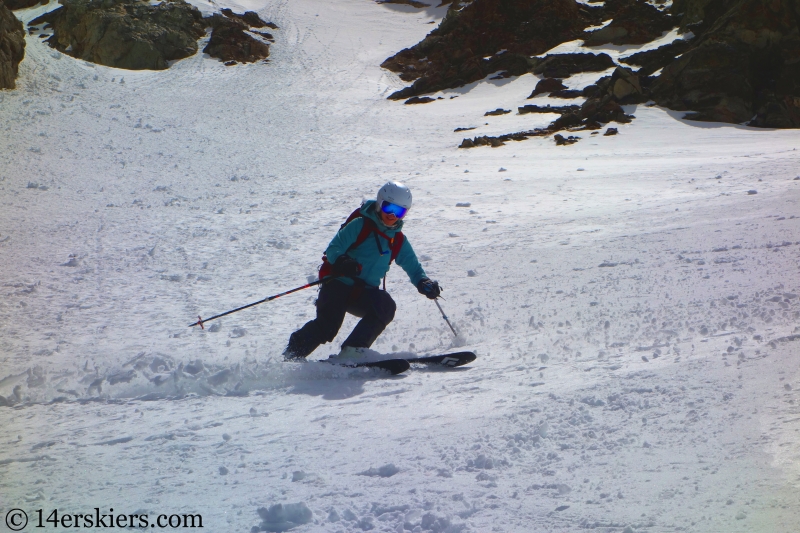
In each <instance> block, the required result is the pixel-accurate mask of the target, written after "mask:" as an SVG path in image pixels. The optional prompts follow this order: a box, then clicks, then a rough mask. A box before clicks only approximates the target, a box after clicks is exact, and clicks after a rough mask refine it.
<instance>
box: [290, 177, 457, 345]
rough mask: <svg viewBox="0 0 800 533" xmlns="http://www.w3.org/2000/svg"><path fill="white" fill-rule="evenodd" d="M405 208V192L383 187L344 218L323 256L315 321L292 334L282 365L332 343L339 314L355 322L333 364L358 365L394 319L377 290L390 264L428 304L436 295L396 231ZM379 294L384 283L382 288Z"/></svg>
mask: <svg viewBox="0 0 800 533" xmlns="http://www.w3.org/2000/svg"><path fill="white" fill-rule="evenodd" d="M410 208H411V191H410V190H409V189H408V187H406V186H405V185H403V184H402V183H397V182H391V181H390V182H388V183H386V185H384V186H383V187H381V189H380V190H379V191H378V195H377V199H376V200H374V201H373V200H370V201H367V202H364V204H363V205H362V206H361V208H360V209H357V210H356V211H354V212H353V214H351V215H350V217H349V218H348V219H347V222H345V224H343V225H342V227H341V228H340V229H339V231H338V232H337V233H336V235H335V236H334V238H333V240H332V241H331V243H330V244H329V245H328V248H327V250H325V256H323V265H322V267H321V269H320V277H326V276H328V277H329V279H330V281H327V282H325V283H324V284H323V285H322V288H321V289H320V291H319V298H318V299H317V302H316V307H317V317H316V318H315V319H314V320H311V321H309V322H307V323H306V324H305V325H304V326H303V327H302V328H300V329H299V330H297V331H295V332H294V333H292V335H291V336H290V337H289V343H288V345H287V346H286V349H285V350H284V352H283V355H284V357H285V358H286V359H287V360H298V359H303V358H305V357H307V356H308V355H309V354H310V353H311V352H313V351H314V350H315V349H316V348H317V347H318V346H319V345H320V344H324V343H327V342H331V341H333V339H334V338H335V337H336V334H337V333H338V332H339V328H341V327H342V322H343V321H344V315H345V313H350V314H352V315H355V316H357V317H360V318H361V320H360V321H359V322H358V324H357V325H356V327H355V328H354V329H353V331H352V333H350V336H348V337H347V339H345V341H344V342H343V343H342V350H341V352H340V353H339V355H338V356H337V357H338V358H339V359H353V360H355V359H358V358H360V357H361V355H362V352H363V351H364V348H369V347H370V346H372V343H373V342H375V339H377V338H378V335H380V334H381V333H382V332H383V330H384V329H385V328H386V326H387V325H388V324H389V322H391V321H392V319H393V318H394V312H395V309H396V306H395V303H394V300H393V299H392V297H391V296H389V293H388V292H386V290H381V289H380V288H379V285H380V282H381V278H384V277H385V276H386V273H387V272H388V270H389V266H390V265H391V262H392V261H397V264H398V265H400V266H401V267H402V268H403V270H405V272H406V274H408V277H409V279H410V280H411V283H413V284H414V285H415V286H416V287H417V290H418V291H419V292H420V293H421V294H423V295H425V296H427V297H428V298H430V299H436V298H437V297H438V296H439V294H440V293H441V288H440V287H439V283H438V282H436V281H432V280H430V279H428V277H427V276H426V275H425V271H424V270H423V269H422V265H420V263H419V260H418V259H417V256H416V254H415V253H414V250H413V249H412V248H411V244H410V243H409V242H408V240H407V239H406V238H405V237H404V235H403V234H402V232H401V231H400V230H401V229H402V227H403V217H405V215H406V213H407V212H408V210H409V209H410ZM384 289H385V283H384Z"/></svg>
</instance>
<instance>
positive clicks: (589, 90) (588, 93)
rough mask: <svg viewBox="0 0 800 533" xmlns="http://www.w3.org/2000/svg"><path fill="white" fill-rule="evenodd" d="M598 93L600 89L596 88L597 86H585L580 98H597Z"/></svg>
mask: <svg viewBox="0 0 800 533" xmlns="http://www.w3.org/2000/svg"><path fill="white" fill-rule="evenodd" d="M599 92H600V87H598V86H597V84H594V83H593V84H592V85H587V86H586V87H584V88H583V95H582V96H584V97H586V98H591V97H592V96H597V94H598V93H599Z"/></svg>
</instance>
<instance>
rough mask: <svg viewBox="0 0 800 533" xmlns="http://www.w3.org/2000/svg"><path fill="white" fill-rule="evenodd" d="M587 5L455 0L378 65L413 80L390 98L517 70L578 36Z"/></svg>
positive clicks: (561, 0)
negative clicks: (421, 35)
mask: <svg viewBox="0 0 800 533" xmlns="http://www.w3.org/2000/svg"><path fill="white" fill-rule="evenodd" d="M596 21H597V17H596V16H593V15H592V13H591V10H590V8H586V7H585V6H579V5H578V4H577V3H576V2H575V0H525V1H520V0H474V1H473V2H471V3H465V2H458V1H455V2H453V3H452V4H451V5H450V8H449V9H448V11H447V15H446V16H445V18H444V19H443V20H442V23H441V24H440V25H439V27H438V28H436V29H435V30H434V31H432V32H431V33H430V34H429V35H428V36H427V37H426V38H425V39H424V40H423V41H422V42H420V43H419V44H417V45H415V46H413V47H411V48H407V49H405V50H402V51H401V52H399V53H397V54H396V55H394V56H393V57H390V58H389V59H387V60H386V61H384V62H383V64H382V65H381V66H382V67H383V68H386V69H388V70H391V71H393V72H396V73H398V74H399V75H400V78H401V79H402V80H404V81H409V82H410V81H413V82H414V83H413V85H411V86H410V87H406V88H405V89H402V90H400V91H397V92H396V93H394V94H392V95H391V96H390V97H389V98H391V99H402V98H408V97H410V96H418V95H421V94H424V93H429V92H433V91H438V90H441V89H446V88H452V87H459V86H462V85H465V84H467V83H471V82H474V81H478V80H481V79H483V78H485V77H486V76H487V75H489V74H491V73H493V72H497V71H505V72H506V73H508V75H521V74H524V73H526V72H528V71H529V70H530V68H531V67H532V66H533V64H534V63H535V61H531V59H530V57H531V56H535V55H539V54H542V53H544V52H546V51H547V50H549V49H550V48H552V47H554V46H555V45H557V44H560V43H563V42H566V41H571V40H573V39H578V38H580V36H581V35H582V32H583V29H584V28H586V27H587V26H589V25H591V24H592V23H595V22H596Z"/></svg>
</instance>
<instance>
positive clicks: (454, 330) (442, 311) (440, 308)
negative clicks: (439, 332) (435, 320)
mask: <svg viewBox="0 0 800 533" xmlns="http://www.w3.org/2000/svg"><path fill="white" fill-rule="evenodd" d="M433 302H434V303H435V304H436V307H438V308H439V312H440V313H442V318H444V321H445V322H447V325H448V326H450V330H451V331H452V332H453V335H455V336H456V337H458V333H456V328H454V327H453V324H451V323H450V321H449V320H448V319H447V315H446V314H444V309H442V306H441V305H439V300H438V299H435V300H433Z"/></svg>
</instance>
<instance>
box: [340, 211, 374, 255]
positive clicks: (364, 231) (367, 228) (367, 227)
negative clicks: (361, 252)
mask: <svg viewBox="0 0 800 533" xmlns="http://www.w3.org/2000/svg"><path fill="white" fill-rule="evenodd" d="M356 218H357V217H356ZM362 220H363V221H364V225H363V226H361V231H359V232H358V236H357V237H356V240H355V241H354V242H353V244H351V245H350V246H349V247H348V248H347V251H348V252H349V251H350V250H353V249H355V248H358V247H359V246H360V245H361V243H362V242H364V241H365V240H367V237H369V235H370V233H372V232H373V231H378V227H377V226H376V225H375V223H374V222H373V221H372V220H370V219H368V218H366V217H362Z"/></svg>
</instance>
